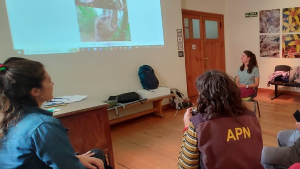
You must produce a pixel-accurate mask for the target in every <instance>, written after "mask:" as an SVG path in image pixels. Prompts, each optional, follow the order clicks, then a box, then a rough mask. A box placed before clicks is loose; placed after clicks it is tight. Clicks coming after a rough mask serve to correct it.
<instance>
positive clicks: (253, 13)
mask: <svg viewBox="0 0 300 169" xmlns="http://www.w3.org/2000/svg"><path fill="white" fill-rule="evenodd" d="M257 16H258V12H248V13H245V17H246V18H250V17H257Z"/></svg>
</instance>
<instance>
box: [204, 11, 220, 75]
mask: <svg viewBox="0 0 300 169" xmlns="http://www.w3.org/2000/svg"><path fill="white" fill-rule="evenodd" d="M202 24H203V25H204V28H203V30H204V35H203V36H204V42H203V44H204V45H203V46H204V47H203V48H204V56H205V57H204V69H205V70H210V69H217V70H221V71H224V72H225V57H224V56H225V53H224V52H225V50H224V29H223V27H222V24H223V22H222V17H220V16H218V17H216V16H214V17H210V16H203V19H202Z"/></svg>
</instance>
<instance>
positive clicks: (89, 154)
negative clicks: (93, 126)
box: [81, 151, 95, 157]
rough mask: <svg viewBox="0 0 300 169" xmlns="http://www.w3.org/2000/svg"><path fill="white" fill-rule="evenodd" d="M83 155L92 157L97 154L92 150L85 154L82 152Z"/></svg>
mask: <svg viewBox="0 0 300 169" xmlns="http://www.w3.org/2000/svg"><path fill="white" fill-rule="evenodd" d="M81 155H82V156H88V157H92V156H93V155H95V153H92V152H91V151H88V152H86V153H84V154H81Z"/></svg>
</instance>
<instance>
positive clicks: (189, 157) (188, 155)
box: [178, 122, 200, 169]
mask: <svg viewBox="0 0 300 169" xmlns="http://www.w3.org/2000/svg"><path fill="white" fill-rule="evenodd" d="M199 156H200V151H199V148H198V141H197V133H196V130H195V128H194V125H193V123H192V122H190V126H189V129H188V130H186V131H185V132H184V134H183V139H182V145H181V150H180V153H179V157H178V168H180V169H198V168H200V166H199V164H200V157H199Z"/></svg>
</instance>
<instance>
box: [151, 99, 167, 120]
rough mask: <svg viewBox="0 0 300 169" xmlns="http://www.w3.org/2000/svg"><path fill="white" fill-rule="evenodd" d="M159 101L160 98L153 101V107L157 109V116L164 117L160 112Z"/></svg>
mask: <svg viewBox="0 0 300 169" xmlns="http://www.w3.org/2000/svg"><path fill="white" fill-rule="evenodd" d="M161 101H162V100H157V101H154V102H153V108H154V109H156V110H157V111H156V112H155V115H156V116H159V117H164V115H163V113H162V108H161Z"/></svg>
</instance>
